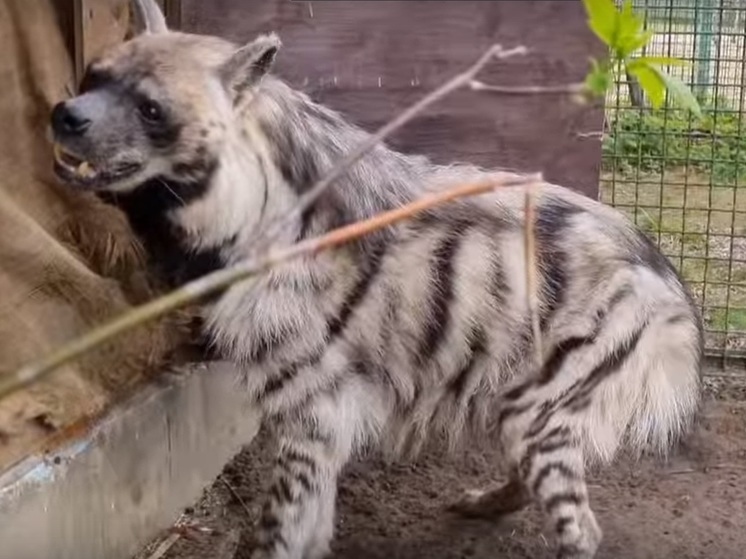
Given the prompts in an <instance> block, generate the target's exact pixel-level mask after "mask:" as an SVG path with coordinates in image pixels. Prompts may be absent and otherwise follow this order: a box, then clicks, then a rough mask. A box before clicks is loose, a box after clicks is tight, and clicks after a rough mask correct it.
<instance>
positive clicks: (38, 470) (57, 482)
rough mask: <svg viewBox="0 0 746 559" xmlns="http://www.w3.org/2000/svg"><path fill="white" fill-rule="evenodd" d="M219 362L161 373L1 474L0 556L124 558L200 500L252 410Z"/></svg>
mask: <svg viewBox="0 0 746 559" xmlns="http://www.w3.org/2000/svg"><path fill="white" fill-rule="evenodd" d="M237 388H238V386H237V381H236V373H235V370H234V369H233V368H232V367H231V366H230V365H228V364H225V363H213V364H210V365H209V366H208V365H197V366H193V367H189V368H188V369H187V370H185V371H183V372H179V373H172V374H166V375H164V377H163V379H159V381H158V383H157V384H156V385H153V386H148V387H147V388H145V389H144V390H143V391H141V392H140V393H138V394H137V396H135V397H133V398H131V399H130V400H129V401H127V402H124V403H123V404H121V405H120V406H118V407H117V408H116V409H114V410H113V411H112V412H111V413H110V414H108V416H107V417H106V418H105V419H104V420H102V421H101V422H100V423H99V424H98V425H97V426H96V427H95V428H94V429H93V430H92V432H90V433H88V435H87V436H86V437H85V438H83V439H82V440H79V441H74V442H71V443H70V444H68V445H67V447H66V448H62V449H59V451H58V452H56V453H55V454H52V455H48V456H44V457H31V458H29V459H27V460H25V461H24V462H22V463H21V464H19V465H17V466H15V467H14V468H12V469H11V470H9V471H7V472H4V473H2V474H1V475H0V559H130V558H131V557H132V556H133V555H135V554H136V553H137V552H138V551H139V549H140V548H141V547H142V546H143V545H145V544H146V543H147V542H148V541H149V540H150V539H152V538H153V537H154V536H156V535H157V534H158V533H159V532H160V531H161V530H163V529H164V528H167V527H168V526H170V525H171V524H172V523H173V522H174V520H175V519H176V518H177V516H178V515H179V513H180V512H181V510H182V509H183V508H184V507H185V506H188V505H189V504H191V503H192V502H194V501H195V500H197V498H198V497H199V496H200V494H201V492H202V490H203V489H204V488H205V487H206V486H207V485H209V484H210V483H211V482H212V481H213V480H214V478H215V477H216V476H217V475H218V474H219V473H220V470H221V469H222V468H223V466H224V465H225V464H226V463H227V462H228V461H229V459H230V458H231V457H232V456H233V455H234V454H236V453H237V452H238V451H239V450H240V448H241V446H242V445H245V444H247V443H249V442H250V441H251V440H252V439H253V438H254V436H255V435H256V432H257V429H258V424H259V416H258V414H257V413H256V412H255V411H254V410H251V409H250V408H249V407H248V406H247V405H246V400H245V399H244V398H243V397H242V392H241V390H238V389H237Z"/></svg>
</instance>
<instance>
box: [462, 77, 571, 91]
mask: <svg viewBox="0 0 746 559" xmlns="http://www.w3.org/2000/svg"><path fill="white" fill-rule="evenodd" d="M469 87H470V88H471V89H473V90H474V91H488V92H490V93H500V94H502V95H542V94H550V95H554V94H563V95H566V94H574V93H582V92H583V91H584V89H585V84H582V83H570V84H561V85H490V84H486V83H484V82H480V81H479V80H470V81H469Z"/></svg>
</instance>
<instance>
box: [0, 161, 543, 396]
mask: <svg viewBox="0 0 746 559" xmlns="http://www.w3.org/2000/svg"><path fill="white" fill-rule="evenodd" d="M539 181H541V176H540V175H529V176H525V177H520V176H516V175H512V174H511V175H509V176H508V177H505V178H503V179H502V180H500V179H499V175H498V174H495V175H494V178H491V179H490V180H485V181H481V182H477V183H471V184H464V185H460V186H457V187H455V188H451V189H448V190H444V191H442V192H439V193H437V194H431V195H428V196H424V197H422V198H420V199H418V200H415V201H414V202H411V203H409V204H406V205H404V206H402V207H400V208H396V209H394V210H390V211H387V212H383V213H380V214H378V215H375V216H373V217H371V218H369V219H366V220H364V221H358V222H356V223H352V224H350V225H347V226H344V227H340V228H339V229H335V230H333V231H330V232H329V233H326V234H324V235H321V236H319V237H314V238H312V239H306V240H304V241H301V242H299V243H296V244H294V245H290V246H288V247H284V248H279V249H272V250H270V251H269V252H268V253H267V254H265V255H264V256H262V257H259V258H251V259H249V260H247V261H246V262H244V263H243V264H240V265H238V266H235V267H233V268H227V269H223V270H218V271H217V272H213V273H211V274H207V275H205V276H202V277H200V278H198V279H196V280H194V281H192V282H190V283H187V284H185V285H183V286H182V287H180V288H178V289H175V290H174V291H171V292H170V293H168V294H166V295H164V296H162V297H159V298H157V299H154V300H152V301H150V302H149V303H146V304H144V305H141V306H139V307H136V308H134V309H132V310H131V311H128V312H126V313H124V314H122V315H120V316H119V317H117V318H115V319H113V320H111V321H110V322H108V323H105V324H103V325H102V326H100V327H98V328H94V329H93V330H91V331H90V332H88V333H87V334H85V335H83V336H80V337H79V338H77V339H74V340H73V341H71V342H70V343H68V344H65V345H63V346H62V347H60V348H58V349H57V350H55V351H53V352H51V353H50V354H49V355H47V356H46V357H44V358H42V359H40V360H39V361H36V362H34V363H31V364H29V365H26V366H24V367H22V368H20V369H18V370H17V371H15V372H14V373H12V374H10V375H8V376H6V377H4V378H2V379H1V380H0V398H2V397H4V396H7V395H8V394H10V393H11V392H15V391H16V390H19V389H20V388H22V387H24V386H26V385H28V384H29V383H32V382H35V381H38V380H39V379H41V378H42V377H43V376H45V375H47V374H48V373H50V372H51V371H53V370H54V369H56V368H57V367H59V366H60V365H63V364H64V363H67V362H68V361H71V360H73V359H75V358H77V357H79V356H81V355H83V354H84V353H86V352H88V351H90V350H92V349H94V348H96V347H98V346H100V345H101V344H103V343H104V342H106V341H108V340H110V339H112V338H114V337H116V336H118V335H120V334H123V333H125V332H127V331H129V330H132V329H133V328H135V327H137V326H139V325H141V324H144V323H146V322H149V321H151V320H155V319H156V318H158V317H160V316H162V315H164V314H166V313H168V312H171V311H174V310H176V309H178V308H180V307H183V306H185V305H188V304H190V303H193V302H194V301H197V300H199V299H201V298H202V297H205V296H207V295H210V294H212V293H216V292H219V291H222V290H223V289H226V288H228V287H230V286H231V285H233V284H235V283H236V282H238V281H241V280H244V279H247V278H250V277H251V276H254V275H256V274H258V273H260V272H263V271H266V270H268V269H270V268H272V267H273V266H276V265H277V264H281V263H283V262H287V261H288V260H291V259H293V258H297V257H299V256H310V255H314V254H316V253H318V252H321V251H323V250H327V249H330V248H333V247H335V246H338V245H342V244H344V243H347V242H350V241H352V240H355V239H358V238H360V237H362V236H364V235H367V234H369V233H372V232H374V231H377V230H379V229H383V228H384V227H388V226H389V225H393V224H394V223H397V222H400V221H403V220H405V219H408V218H410V217H412V216H413V215H415V214H417V213H419V212H422V211H424V210H426V209H429V208H432V207H434V206H438V205H440V204H443V203H445V202H449V201H451V200H455V199H456V198H463V197H465V196H474V195H477V194H483V193H485V192H488V191H490V190H494V189H495V188H500V187H505V186H521V185H530V184H531V183H535V182H539Z"/></svg>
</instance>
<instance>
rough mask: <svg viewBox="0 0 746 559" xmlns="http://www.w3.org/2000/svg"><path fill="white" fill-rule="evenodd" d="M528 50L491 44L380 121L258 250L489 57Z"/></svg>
mask: <svg viewBox="0 0 746 559" xmlns="http://www.w3.org/2000/svg"><path fill="white" fill-rule="evenodd" d="M527 52H528V49H527V48H526V47H525V46H522V45H521V46H517V47H513V48H510V49H507V50H505V49H503V47H502V46H501V45H493V46H492V47H490V48H489V49H488V50H487V51H486V52H485V53H484V54H482V56H480V57H479V59H478V60H477V61H476V62H475V63H474V64H473V65H472V66H471V67H470V68H468V69H467V70H465V71H464V72H462V73H460V74H458V75H457V76H454V77H453V78H452V79H450V80H449V81H447V82H446V83H444V84H443V85H442V86H440V87H439V88H437V89H435V90H434V91H431V92H430V93H428V94H427V95H426V96H425V97H423V98H422V99H420V100H419V101H417V102H416V103H415V104H414V105H412V106H411V107H409V108H407V109H406V110H404V111H403V112H402V113H400V114H399V115H398V116H397V117H396V118H394V119H393V120H391V121H389V122H388V123H386V124H385V125H383V126H382V127H381V128H379V129H378V130H377V131H376V132H375V133H374V134H372V135H370V136H369V137H368V138H367V140H366V141H364V142H363V143H361V144H360V145H359V146H358V147H357V149H355V150H353V151H352V152H350V153H349V154H348V155H347V156H346V157H345V158H343V159H342V160H341V161H340V162H339V163H337V165H335V166H334V167H333V168H332V169H331V171H329V173H328V174H327V175H325V176H324V178H322V179H321V180H320V181H319V182H317V183H316V184H315V185H314V186H313V187H312V188H311V189H310V190H309V191H308V192H307V193H306V194H304V195H303V196H301V198H300V200H299V201H298V204H297V205H296V206H295V207H294V208H293V209H292V210H291V211H290V212H288V214H287V215H285V217H283V218H281V219H279V220H277V221H276V222H274V223H273V224H270V225H269V226H268V227H267V229H266V230H265V232H264V233H263V234H262V235H260V237H259V239H258V240H257V243H256V245H255V246H256V247H257V252H262V251H263V250H264V249H266V248H267V247H269V245H270V244H271V243H272V242H273V241H275V240H277V237H278V236H279V235H280V234H281V233H282V231H284V230H286V229H287V226H288V225H289V224H292V223H293V222H295V220H297V219H298V218H299V217H300V216H301V215H302V214H303V212H304V211H305V210H307V209H308V208H309V207H311V206H312V205H313V203H314V202H315V201H316V200H317V199H318V198H319V196H321V195H322V194H323V193H324V191H325V190H326V189H328V188H329V187H330V186H331V185H332V184H333V183H334V182H335V181H336V180H338V179H339V178H340V177H341V176H342V175H343V174H344V173H345V172H346V171H347V170H348V169H349V168H350V167H351V166H352V165H354V164H355V163H356V162H357V161H358V160H359V159H360V158H361V157H363V156H364V155H365V154H367V153H368V152H369V151H371V150H372V149H373V148H375V147H376V145H378V144H379V143H380V142H381V141H382V140H384V139H386V138H387V137H389V136H390V135H391V134H393V133H394V132H396V131H397V130H398V129H399V128H401V127H402V126H404V125H405V124H407V123H408V122H409V121H410V120H412V119H413V118H414V117H416V116H417V115H418V114H420V113H421V112H422V111H424V110H425V109H426V108H427V107H429V106H430V105H432V104H433V103H436V102H437V101H440V100H441V99H442V98H443V97H445V96H447V95H449V94H451V93H453V92H454V91H456V90H457V89H459V88H461V87H464V86H465V85H467V84H468V83H469V82H471V81H472V80H473V79H474V77H475V76H476V75H477V74H478V73H479V72H480V71H481V70H482V68H484V67H485V66H486V65H487V63H488V62H489V61H490V60H492V59H498V60H504V59H506V58H510V57H512V56H517V55H524V54H526V53H527Z"/></svg>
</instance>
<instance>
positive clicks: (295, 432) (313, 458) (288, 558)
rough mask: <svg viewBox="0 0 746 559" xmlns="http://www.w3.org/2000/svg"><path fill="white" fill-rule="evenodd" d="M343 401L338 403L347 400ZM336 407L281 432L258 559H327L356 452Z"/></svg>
mask: <svg viewBox="0 0 746 559" xmlns="http://www.w3.org/2000/svg"><path fill="white" fill-rule="evenodd" d="M341 399H342V398H341V396H339V395H338V402H337V403H339V400H341ZM329 404H330V403H329V402H326V405H324V404H317V405H315V406H312V407H311V409H313V408H319V407H324V408H327V409H325V410H324V413H323V414H322V415H321V416H319V414H316V413H313V412H311V413H309V414H308V415H307V416H306V417H304V418H303V419H298V420H295V421H294V422H293V423H285V424H281V425H278V426H277V437H278V451H277V458H276V464H275V468H274V470H273V474H272V483H271V486H270V490H269V493H268V495H267V498H266V500H265V503H264V508H263V509H262V515H261V518H260V521H259V527H258V535H257V548H256V550H255V551H254V554H253V555H252V559H321V558H323V557H324V556H326V555H327V554H328V553H329V544H330V542H331V539H332V536H333V533H334V515H335V500H336V496H337V479H338V476H339V472H340V471H341V469H342V467H343V466H344V464H345V463H346V462H347V461H348V459H349V456H350V453H351V451H352V438H351V437H350V436H349V433H348V431H349V430H350V429H349V428H354V426H350V425H340V424H339V423H335V422H333V421H328V420H325V419H324V416H326V417H327V418H328V417H334V415H335V414H334V412H333V410H332V409H328V408H330V405H329Z"/></svg>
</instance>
